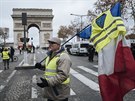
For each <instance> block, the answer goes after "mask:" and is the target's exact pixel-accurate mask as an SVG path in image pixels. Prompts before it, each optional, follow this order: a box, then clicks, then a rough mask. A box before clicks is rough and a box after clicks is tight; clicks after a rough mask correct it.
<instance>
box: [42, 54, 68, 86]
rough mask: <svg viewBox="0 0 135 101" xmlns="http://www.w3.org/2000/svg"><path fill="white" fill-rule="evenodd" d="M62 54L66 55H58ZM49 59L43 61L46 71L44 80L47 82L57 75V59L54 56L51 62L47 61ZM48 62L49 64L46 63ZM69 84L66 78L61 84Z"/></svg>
mask: <svg viewBox="0 0 135 101" xmlns="http://www.w3.org/2000/svg"><path fill="white" fill-rule="evenodd" d="M62 54H66V53H61V54H60V55H62ZM49 58H50V57H47V58H46V61H45V66H46V69H45V74H44V76H45V78H46V79H47V80H48V79H49V78H51V77H53V76H55V75H57V70H56V68H57V64H56V62H57V60H58V59H59V57H58V56H55V57H54V58H53V59H52V60H51V61H49ZM48 62H49V63H48ZM69 82H70V78H69V77H68V78H67V79H66V80H65V81H64V82H63V83H62V84H67V83H69Z"/></svg>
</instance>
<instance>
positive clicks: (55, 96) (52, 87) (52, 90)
mask: <svg viewBox="0 0 135 101" xmlns="http://www.w3.org/2000/svg"><path fill="white" fill-rule="evenodd" d="M48 42H49V50H50V51H49V53H48V57H47V58H46V60H45V67H44V68H45V73H44V78H40V79H41V83H37V85H38V86H39V87H41V88H44V97H45V98H47V99H48V100H47V101H68V97H69V95H70V76H69V72H70V67H71V65H72V63H71V59H70V57H69V55H68V53H66V51H65V50H64V48H63V47H61V45H60V44H61V40H60V39H59V38H57V37H52V38H51V39H49V40H48ZM35 67H36V68H39V69H41V68H43V66H42V65H41V64H40V63H36V65H35Z"/></svg>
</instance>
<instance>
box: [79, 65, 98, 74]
mask: <svg viewBox="0 0 135 101" xmlns="http://www.w3.org/2000/svg"><path fill="white" fill-rule="evenodd" d="M77 67H78V68H80V69H82V70H84V71H85V72H88V73H90V74H93V75H95V76H98V73H97V72H95V71H93V70H91V69H88V68H86V67H84V66H77Z"/></svg>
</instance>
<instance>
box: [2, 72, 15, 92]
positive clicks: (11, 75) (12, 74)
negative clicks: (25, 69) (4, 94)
mask: <svg viewBox="0 0 135 101" xmlns="http://www.w3.org/2000/svg"><path fill="white" fill-rule="evenodd" d="M15 73H16V70H14V71H13V72H12V73H11V74H10V76H9V77H8V78H7V80H6V84H7V83H8V82H9V81H10V79H11V78H12V77H13V76H14V74H15ZM5 86H6V85H1V86H0V92H1V91H2V90H3V89H4V88H5Z"/></svg>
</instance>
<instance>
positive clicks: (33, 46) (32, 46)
mask: <svg viewBox="0 0 135 101" xmlns="http://www.w3.org/2000/svg"><path fill="white" fill-rule="evenodd" d="M32 48H33V53H35V46H34V45H33V46H32Z"/></svg>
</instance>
